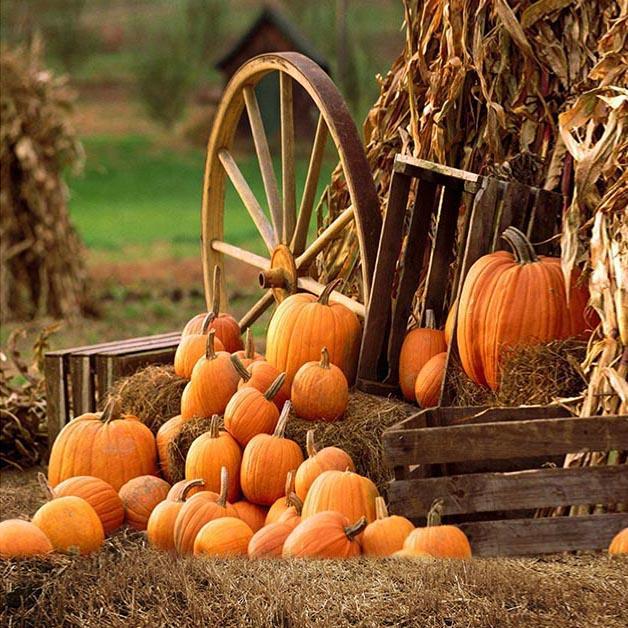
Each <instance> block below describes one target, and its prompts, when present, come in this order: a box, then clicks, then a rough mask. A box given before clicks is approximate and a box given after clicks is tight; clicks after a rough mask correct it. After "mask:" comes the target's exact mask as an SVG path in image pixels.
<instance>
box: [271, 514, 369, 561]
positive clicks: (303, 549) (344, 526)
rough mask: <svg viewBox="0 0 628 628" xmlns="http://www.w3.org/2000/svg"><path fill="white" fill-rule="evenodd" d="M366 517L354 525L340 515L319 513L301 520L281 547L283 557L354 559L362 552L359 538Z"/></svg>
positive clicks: (364, 525)
mask: <svg viewBox="0 0 628 628" xmlns="http://www.w3.org/2000/svg"><path fill="white" fill-rule="evenodd" d="M365 527H366V518H365V517H361V518H360V519H358V520H357V521H356V522H355V523H353V524H351V523H350V520H349V519H347V517H346V516H345V515H343V514H342V513H340V512H334V511H324V512H319V513H317V514H316V515H314V516H312V517H310V518H309V519H304V520H303V521H301V523H300V524H299V525H298V526H297V527H296V528H295V529H294V530H293V531H292V532H291V533H290V534H289V535H288V538H287V539H286V540H285V542H284V545H283V552H282V555H283V556H284V557H285V558H355V557H356V556H359V555H360V553H361V547H360V541H359V540H358V535H359V534H360V533H361V532H362V531H363V530H364V528H365Z"/></svg>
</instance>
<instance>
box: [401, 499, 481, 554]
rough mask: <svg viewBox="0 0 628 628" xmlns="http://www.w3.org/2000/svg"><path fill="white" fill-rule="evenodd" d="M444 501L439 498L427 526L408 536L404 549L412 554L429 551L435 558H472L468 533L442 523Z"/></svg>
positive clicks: (431, 510)
mask: <svg viewBox="0 0 628 628" xmlns="http://www.w3.org/2000/svg"><path fill="white" fill-rule="evenodd" d="M442 512H443V501H442V500H440V499H437V500H436V501H435V502H434V504H432V507H431V508H430V511H429V513H428V515H427V526H426V527H425V528H416V529H415V530H413V531H412V532H410V534H409V535H408V536H407V537H406V540H405V541H404V544H403V549H404V550H406V551H408V552H409V553H412V554H416V553H418V554H421V553H427V554H430V556H434V557H435V558H471V545H469V539H467V535H466V534H465V533H464V532H463V531H462V530H461V529H460V528H457V527H456V526H450V525H440V521H441V516H442Z"/></svg>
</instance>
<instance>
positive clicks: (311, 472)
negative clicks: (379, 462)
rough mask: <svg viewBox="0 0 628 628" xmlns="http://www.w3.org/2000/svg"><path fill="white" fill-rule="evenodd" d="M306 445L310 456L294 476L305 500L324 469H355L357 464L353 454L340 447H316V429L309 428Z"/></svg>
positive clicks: (300, 496)
mask: <svg viewBox="0 0 628 628" xmlns="http://www.w3.org/2000/svg"><path fill="white" fill-rule="evenodd" d="M305 447H306V450H307V455H308V458H307V460H304V461H303V463H302V464H301V465H300V466H299V468H298V469H297V472H296V475H295V478H294V491H295V492H296V494H297V495H298V496H299V499H300V500H301V501H303V500H304V499H305V497H306V495H307V492H308V491H309V490H310V486H312V482H314V480H315V479H316V478H317V477H318V476H319V475H320V474H321V473H323V471H331V470H334V469H335V470H336V471H346V470H347V469H349V470H350V471H355V465H354V464H353V460H352V459H351V456H350V455H349V454H348V453H347V452H346V451H344V450H342V449H340V448H338V447H324V448H323V449H321V450H320V451H319V450H317V449H316V443H315V442H314V430H308V431H307V434H306V436H305Z"/></svg>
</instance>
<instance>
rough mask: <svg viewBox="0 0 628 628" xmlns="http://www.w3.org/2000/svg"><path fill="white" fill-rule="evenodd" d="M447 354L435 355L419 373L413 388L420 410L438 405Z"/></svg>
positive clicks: (444, 352)
mask: <svg viewBox="0 0 628 628" xmlns="http://www.w3.org/2000/svg"><path fill="white" fill-rule="evenodd" d="M446 364H447V352H446V351H443V353H437V354H436V355H435V356H434V357H433V358H430V359H429V360H428V361H427V362H426V363H425V365H424V366H423V368H422V369H421V370H420V371H419V374H418V375H417V378H416V384H415V386H414V393H415V396H416V401H417V403H418V404H419V405H420V406H421V407H422V408H432V407H434V406H437V405H438V400H439V399H440V389H441V386H442V385H443V378H444V377H445V365H446Z"/></svg>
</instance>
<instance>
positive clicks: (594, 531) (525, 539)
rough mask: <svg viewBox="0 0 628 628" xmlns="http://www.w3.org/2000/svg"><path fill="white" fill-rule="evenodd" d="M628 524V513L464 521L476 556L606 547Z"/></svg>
mask: <svg viewBox="0 0 628 628" xmlns="http://www.w3.org/2000/svg"><path fill="white" fill-rule="evenodd" d="M626 526H628V513H613V514H599V515H586V516H582V517H546V518H541V519H508V520H505V521H482V522H473V523H463V524H460V526H459V527H460V528H461V529H462V530H463V531H464V533H465V534H466V535H467V536H468V537H469V540H470V542H471V548H472V550H473V554H474V556H522V555H525V554H550V553H554V552H567V551H577V550H604V549H606V548H607V547H608V545H609V543H610V542H611V539H612V538H613V537H614V536H615V535H616V534H617V533H618V532H619V531H620V530H622V529H623V528H625V527H626Z"/></svg>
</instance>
